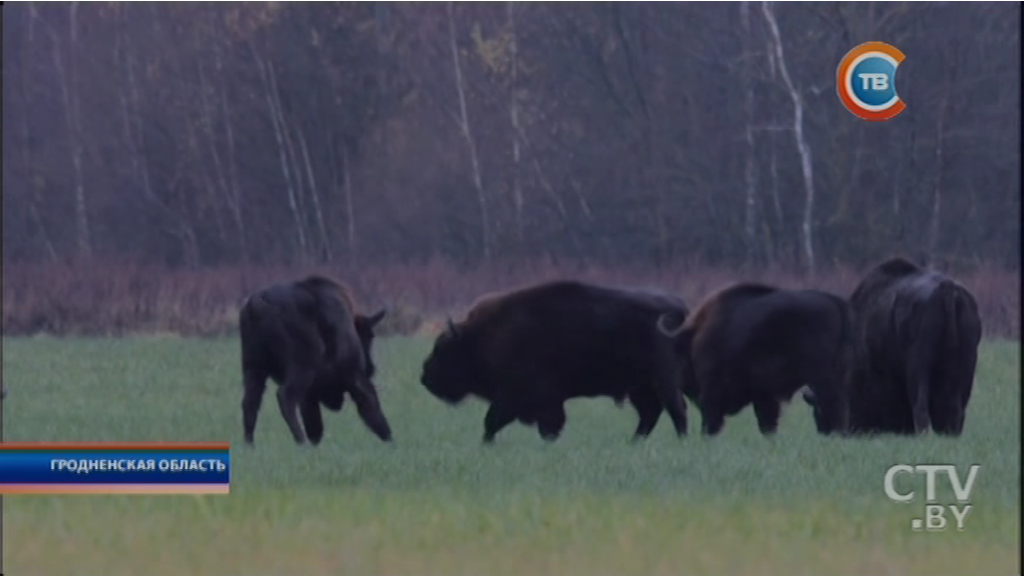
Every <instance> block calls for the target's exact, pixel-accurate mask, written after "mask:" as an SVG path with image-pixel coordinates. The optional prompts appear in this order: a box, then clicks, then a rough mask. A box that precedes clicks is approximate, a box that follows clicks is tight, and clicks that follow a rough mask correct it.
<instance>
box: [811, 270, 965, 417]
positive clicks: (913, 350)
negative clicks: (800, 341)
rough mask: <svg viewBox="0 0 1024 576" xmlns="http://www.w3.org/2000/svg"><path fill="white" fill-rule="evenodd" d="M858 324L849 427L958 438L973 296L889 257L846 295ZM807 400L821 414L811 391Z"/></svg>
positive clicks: (952, 283)
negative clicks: (934, 433) (929, 430)
mask: <svg viewBox="0 0 1024 576" xmlns="http://www.w3.org/2000/svg"><path fill="white" fill-rule="evenodd" d="M850 306H851V308H852V309H853V312H854V315H855V318H856V322H857V327H856V330H855V334H856V338H857V356H858V360H857V362H856V364H855V371H854V374H853V376H852V377H851V398H850V402H851V404H850V427H851V432H852V433H857V434H881V433H892V434H915V433H921V432H924V431H926V430H928V429H929V427H930V428H931V429H932V430H934V431H935V432H936V433H939V434H943V435H949V436H959V435H960V434H961V433H962V432H963V427H964V417H965V413H966V410H967V403H968V401H969V400H970V397H971V389H972V388H973V385H974V371H975V367H976V365H977V361H978V345H979V343H980V342H981V319H980V318H979V315H978V305H977V303H976V302H975V299H974V297H973V296H972V295H971V293H970V292H969V291H968V290H967V289H966V288H964V287H963V286H961V285H960V284H958V283H956V282H955V281H954V280H952V279H950V278H949V277H947V276H945V275H943V274H940V273H938V272H934V271H930V270H925V269H922V268H920V267H919V266H917V265H916V264H914V263H912V262H910V261H909V260H907V259H905V258H902V257H896V258H891V259H889V260H887V261H885V262H883V263H881V264H879V265H878V266H876V267H875V268H874V269H873V270H871V271H870V272H869V273H868V275H867V276H866V277H865V278H864V279H863V280H862V281H861V282H860V284H859V285H857V287H856V288H855V289H854V291H853V294H852V295H851V296H850ZM804 400H806V401H807V403H808V404H810V405H811V406H812V407H813V408H814V414H815V418H816V419H822V418H826V416H825V415H822V414H820V413H819V410H818V398H817V395H816V394H814V393H813V392H807V393H805V394H804Z"/></svg>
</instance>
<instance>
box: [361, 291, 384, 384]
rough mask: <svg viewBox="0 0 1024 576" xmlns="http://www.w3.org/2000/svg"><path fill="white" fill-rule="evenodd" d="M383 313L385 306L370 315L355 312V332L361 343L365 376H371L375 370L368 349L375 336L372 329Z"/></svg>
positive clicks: (381, 318) (382, 317)
mask: <svg viewBox="0 0 1024 576" xmlns="http://www.w3.org/2000/svg"><path fill="white" fill-rule="evenodd" d="M385 314H387V308H381V309H380V310H378V311H377V312H376V313H374V314H372V315H370V316H363V315H362V314H356V317H355V325H356V334H357V335H358V336H359V343H360V344H361V345H362V349H363V364H364V366H365V367H366V376H367V378H372V377H373V375H374V373H375V372H376V371H377V366H376V365H375V364H374V363H373V356H372V355H371V354H370V349H371V348H372V347H373V338H374V336H375V334H374V332H373V329H374V327H375V326H377V324H379V323H380V321H381V320H383V319H384V315H385Z"/></svg>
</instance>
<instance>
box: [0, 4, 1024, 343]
mask: <svg viewBox="0 0 1024 576" xmlns="http://www.w3.org/2000/svg"><path fill="white" fill-rule="evenodd" d="M1020 10H1021V7H1020V4H1019V3H984V2H979V3H931V2H927V3H925V2H922V3H904V2H891V3H890V2H878V3H875V2H865V3H853V2H844V3H760V2H731V3H640V2H635V3H574V4H571V5H570V4H564V3H526V2H492V3H417V4H405V3H383V2H337V3H330V2H324V3H277V2H268V3H168V4H158V3H114V2H95V3H61V2H53V3H35V2H26V3H16V4H8V5H6V6H4V9H3V26H4V28H3V42H4V44H3V114H4V116H3V138H4V140H3V198H4V210H3V268H4V270H3V272H4V279H3V282H4V331H5V332H6V333H31V332H36V331H40V330H42V331H51V332H57V333H70V332H86V333H97V332H118V333H120V332H124V331H134V330H171V331H178V332H199V333H215V332H218V331H221V330H226V329H228V328H225V327H226V326H230V321H229V320H228V318H230V317H231V315H232V313H233V310H234V308H233V306H235V304H236V303H237V301H238V299H239V298H240V297H241V296H243V295H244V293H245V291H246V290H251V289H252V288H254V287H256V286H257V285H258V284H260V283H261V282H266V281H271V280H272V279H276V278H281V277H287V276H289V275H291V276H294V275H295V274H299V273H303V272H306V271H312V270H320V271H326V272H329V273H331V274H332V275H334V276H337V277H339V278H342V279H344V280H346V281H348V282H350V283H352V284H353V285H354V288H355V289H356V292H357V293H358V294H359V295H360V296H361V298H363V299H366V300H373V301H386V302H389V303H392V304H394V303H396V302H398V303H400V304H402V306H405V307H407V308H416V309H418V310H429V311H437V310H448V309H450V308H451V307H452V306H456V305H464V304H465V303H467V302H466V301H467V300H471V299H472V298H473V297H474V296H475V295H476V294H478V293H479V292H480V291H483V290H492V289H498V288H503V287H507V285H508V284H510V283H514V282H521V281H525V280H527V279H531V278H537V277H541V276H553V275H566V274H573V275H577V276H584V277H592V278H595V279H601V280H604V281H609V282H616V283H634V284H635V283H656V284H659V285H662V286H664V287H665V288H667V289H673V290H680V291H681V292H682V293H683V295H684V297H686V298H688V299H697V298H699V297H700V296H701V295H702V293H703V292H704V291H705V290H707V289H709V288H713V287H715V286H714V284H715V282H718V281H728V280H734V279H737V278H738V277H739V276H745V277H760V278H768V279H775V280H777V281H779V282H782V283H790V284H800V283H805V282H810V283H812V284H817V285H822V286H826V287H829V288H832V289H835V290H836V291H837V292H840V293H847V292H848V291H849V289H850V288H852V286H853V283H855V282H856V277H857V276H856V275H857V274H858V273H859V271H862V270H863V269H864V267H866V266H869V265H871V264H873V263H875V262H877V261H878V260H879V259H881V258H884V257H887V256H889V255H892V254H897V253H899V254H906V255H908V256H911V257H913V258H916V259H918V260H919V261H921V262H928V263H930V264H932V265H935V266H940V267H942V268H944V269H947V270H950V271H954V272H956V273H957V274H959V275H960V277H961V278H963V279H964V281H965V283H967V284H968V285H969V286H970V287H971V288H972V290H975V292H976V293H978V295H979V299H980V300H982V305H983V309H984V310H985V311H986V314H987V316H986V321H987V323H988V326H989V328H990V332H994V333H996V334H1001V335H1014V336H1015V335H1016V334H1018V333H1019V310H1020V307H1019V289H1020V276H1019V270H1020V267H1019V260H1020V201H1021V186H1020V183H1021V180H1020V178H1021V175H1020V159H1021V158H1020V154H1021V151H1020V144H1021V143H1020V122H1021V118H1020V73H1021V69H1020V64H1021V63H1020V16H1021V13H1020ZM870 40H880V41H884V42H888V43H890V44H893V45H895V46H896V47H898V48H899V49H901V50H902V51H903V52H904V53H905V54H906V55H907V59H906V61H905V62H904V63H903V65H902V66H901V67H900V70H899V74H898V76H897V86H898V90H899V94H900V96H901V97H902V98H903V99H904V100H905V101H906V102H907V105H908V108H907V110H906V111H905V112H903V113H902V114H901V115H900V116H898V117H896V118H894V119H893V120H890V121H887V122H866V121H863V120H860V119H858V118H856V117H854V116H853V115H852V114H850V113H849V112H848V111H847V110H846V109H845V108H844V107H843V106H842V104H841V103H840V101H839V99H838V98H837V96H836V90H835V71H836V66H837V65H838V63H839V61H840V59H841V58H842V56H843V55H844V54H845V53H846V52H847V51H848V50H849V49H850V48H852V47H854V46H855V45H857V44H860V43H862V42H865V41H870ZM698 276H699V279H698V278H697V277H698ZM399 308H401V306H399Z"/></svg>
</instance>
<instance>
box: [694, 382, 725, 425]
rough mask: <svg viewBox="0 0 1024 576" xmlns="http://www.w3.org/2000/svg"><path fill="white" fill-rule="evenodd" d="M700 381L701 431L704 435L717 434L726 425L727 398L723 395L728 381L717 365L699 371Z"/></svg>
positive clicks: (698, 403)
mask: <svg viewBox="0 0 1024 576" xmlns="http://www.w3.org/2000/svg"><path fill="white" fill-rule="evenodd" d="M697 382H699V383H700V384H699V386H700V387H699V389H700V401H699V402H697V405H698V407H699V408H700V416H701V433H702V434H703V435H704V436H715V435H717V434H718V433H719V432H721V431H722V427H724V426H725V412H726V411H725V398H723V397H722V395H723V393H724V390H723V389H724V387H725V385H726V381H725V378H724V374H722V370H721V369H719V368H717V367H716V366H713V365H712V366H708V367H705V368H704V369H702V370H700V371H699V372H697Z"/></svg>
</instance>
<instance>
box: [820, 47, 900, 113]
mask: <svg viewBox="0 0 1024 576" xmlns="http://www.w3.org/2000/svg"><path fill="white" fill-rule="evenodd" d="M904 59H906V56H904V55H903V52H900V51H899V50H898V49H896V47H894V46H890V45H888V44H886V43H885V42H865V43H864V44H861V45H860V46H857V47H856V48H854V49H853V50H850V51H849V52H847V53H846V56H843V59H842V61H840V62H839V68H837V69H836V93H837V94H839V100H840V101H841V102H842V103H843V105H844V106H846V109H847V110H849V111H850V112H852V113H853V115H854V116H857V117H858V118H862V119H864V120H876V121H881V120H888V119H890V118H892V117H894V116H896V115H897V114H899V113H900V112H903V111H904V110H906V108H907V105H906V104H905V103H904V102H903V100H900V97H899V95H898V94H896V69H897V68H899V66H900V64H901V63H902V62H903V60H904Z"/></svg>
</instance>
